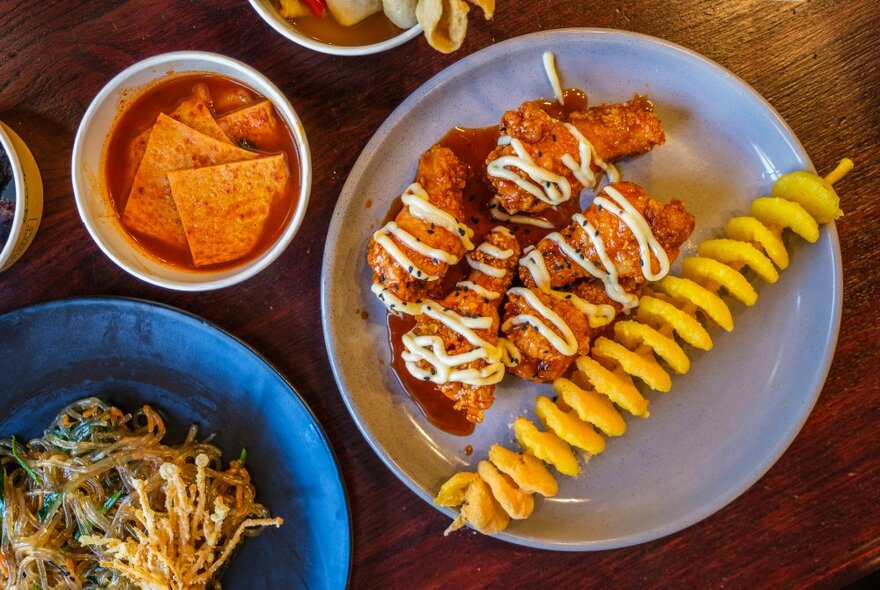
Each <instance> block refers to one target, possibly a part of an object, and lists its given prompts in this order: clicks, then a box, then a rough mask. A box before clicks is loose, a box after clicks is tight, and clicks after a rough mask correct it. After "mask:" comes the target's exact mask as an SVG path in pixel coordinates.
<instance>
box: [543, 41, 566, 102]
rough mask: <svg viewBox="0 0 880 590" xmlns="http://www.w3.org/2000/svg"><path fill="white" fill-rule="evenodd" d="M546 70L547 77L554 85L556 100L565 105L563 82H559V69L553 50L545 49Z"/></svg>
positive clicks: (551, 84)
mask: <svg viewBox="0 0 880 590" xmlns="http://www.w3.org/2000/svg"><path fill="white" fill-rule="evenodd" d="M543 58H544V72H546V73H547V79H548V80H550V86H552V87H553V94H555V95H556V101H557V102H558V103H559V104H561V105H562V106H565V96H564V94H563V92H562V84H561V83H560V82H559V71H558V70H557V69H556V54H554V53H553V52H552V51H545V52H544V55H543Z"/></svg>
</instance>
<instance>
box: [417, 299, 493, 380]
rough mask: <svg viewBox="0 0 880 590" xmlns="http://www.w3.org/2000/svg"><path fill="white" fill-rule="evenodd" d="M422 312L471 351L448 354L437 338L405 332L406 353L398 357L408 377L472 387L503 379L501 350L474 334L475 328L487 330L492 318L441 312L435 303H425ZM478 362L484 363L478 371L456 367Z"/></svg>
mask: <svg viewBox="0 0 880 590" xmlns="http://www.w3.org/2000/svg"><path fill="white" fill-rule="evenodd" d="M431 303H434V302H431ZM422 313H424V314H425V315H427V316H428V317H430V318H432V319H434V320H436V321H438V322H440V323H442V324H443V325H445V326H446V327H447V328H449V329H450V330H452V331H453V332H456V333H457V334H459V335H461V336H462V337H463V338H464V339H465V340H467V341H468V342H469V343H470V344H471V345H472V346H474V348H473V349H472V350H469V351H467V352H463V353H460V354H456V355H450V354H448V353H447V352H446V344H445V343H444V342H443V339H442V338H440V337H439V336H431V335H424V336H417V335H416V334H414V333H413V332H412V331H410V332H407V333H406V334H404V335H403V337H402V339H401V340H402V342H403V345H404V347H405V348H406V350H405V351H404V352H403V353H402V354H401V355H400V356H401V358H403V360H404V362H405V364H406V368H407V370H408V371H409V372H410V374H411V375H413V376H414V377H416V378H418V379H422V380H424V381H431V382H433V383H438V384H442V383H449V382H457V383H464V384H465V385H474V386H481V385H494V384H495V383H498V382H499V381H501V379H502V378H504V363H502V362H501V358H502V356H503V353H502V351H501V349H499V348H498V347H497V346H494V345H493V344H491V343H489V342H487V341H486V340H484V339H483V338H481V337H480V335H479V334H477V333H476V332H474V330H475V329H476V330H488V329H489V328H491V327H492V318H489V317H479V318H466V317H462V316H461V315H459V314H457V313H455V312H454V311H452V310H450V309H443V307H442V306H440V305H438V304H436V303H434V304H433V305H428V304H425V305H424V307H423V311H422ZM479 359H484V360H485V361H486V364H485V366H483V367H482V368H475V367H468V368H464V369H460V368H458V367H460V366H462V365H465V364H468V363H472V362H474V361H476V360H479ZM420 361H425V362H426V363H427V364H428V365H429V366H430V368H428V369H425V368H423V367H422V366H420V364H419V362H420Z"/></svg>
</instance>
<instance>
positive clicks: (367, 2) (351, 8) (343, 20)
mask: <svg viewBox="0 0 880 590" xmlns="http://www.w3.org/2000/svg"><path fill="white" fill-rule="evenodd" d="M327 9H328V10H330V14H332V15H333V18H334V19H336V22H338V23H339V24H340V25H342V26H343V27H350V26H351V25H354V24H357V23H359V22H361V21H362V20H364V19H365V18H367V17H368V16H371V15H373V14H376V13H377V12H381V11H382V0H327Z"/></svg>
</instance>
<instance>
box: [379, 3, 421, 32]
mask: <svg viewBox="0 0 880 590" xmlns="http://www.w3.org/2000/svg"><path fill="white" fill-rule="evenodd" d="M416 4H418V0H382V10H383V12H385V16H387V17H388V20H390V21H391V22H393V23H394V24H395V25H397V26H398V27H400V28H401V29H408V28H410V27H414V26H416V24H417V23H418V22H419V21H418V19H416Z"/></svg>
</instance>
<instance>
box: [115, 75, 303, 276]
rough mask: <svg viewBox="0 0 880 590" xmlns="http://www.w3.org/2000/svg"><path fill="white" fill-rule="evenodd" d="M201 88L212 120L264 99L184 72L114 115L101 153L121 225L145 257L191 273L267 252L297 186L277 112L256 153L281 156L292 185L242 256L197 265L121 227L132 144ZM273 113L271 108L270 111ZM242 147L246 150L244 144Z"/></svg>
mask: <svg viewBox="0 0 880 590" xmlns="http://www.w3.org/2000/svg"><path fill="white" fill-rule="evenodd" d="M198 84H204V85H206V86H207V87H208V90H209V91H210V93H211V102H210V103H209V104H208V107H209V108H210V109H211V113H212V114H213V115H214V118H218V117H221V116H223V115H225V114H227V113H229V112H232V111H235V110H238V109H240V108H242V107H246V106H248V105H250V104H252V103H255V102H258V101H260V100H263V99H264V97H263V96H262V95H260V94H259V93H257V92H256V91H254V90H252V89H251V88H249V87H247V86H245V85H244V84H241V83H240V82H236V81H235V80H231V79H229V78H226V77H224V76H220V75H216V74H208V73H198V74H182V75H179V76H171V77H169V78H165V79H162V80H160V81H158V82H157V83H155V84H153V85H151V86H150V87H149V88H147V89H146V90H145V91H143V92H141V93H140V94H138V95H137V96H136V97H134V98H133V99H131V100H130V101H129V102H128V104H127V105H126V106H125V107H124V110H123V111H122V113H121V115H120V116H119V117H117V120H116V121H115V123H114V125H113V129H112V131H111V132H110V139H109V141H108V142H107V145H106V147H105V151H104V156H103V159H104V166H103V175H104V183H105V186H106V188H107V194H108V195H109V197H110V200H111V202H112V205H113V208H114V210H115V211H116V213H117V215H118V216H119V219H120V225H122V227H123V229H125V231H126V232H128V234H129V236H130V237H131V238H132V239H133V240H134V241H135V242H136V243H138V244H139V245H140V246H141V248H142V249H143V250H144V251H146V253H147V254H149V255H150V256H152V257H153V258H155V259H157V260H159V261H160V262H163V263H165V264H169V265H171V266H175V267H180V268H184V269H187V270H194V271H216V270H221V269H225V268H232V267H236V266H239V265H241V264H244V263H246V262H248V261H250V260H253V259H254V258H257V257H259V256H260V255H261V254H263V252H265V251H266V250H268V249H269V248H270V247H271V246H272V244H274V243H275V241H276V240H277V239H278V237H279V236H280V235H281V234H282V233H283V232H284V229H285V228H286V227H287V224H288V222H289V221H290V219H291V217H292V216H293V213H294V211H295V210H296V204H297V200H298V199H297V195H298V193H299V190H298V189H299V185H300V168H299V153H298V152H297V150H296V144H295V142H294V139H293V135H292V133H291V131H290V129H288V127H287V125H286V124H285V122H284V119H283V118H282V117H281V115H280V114H279V113H278V112H277V110H276V111H275V117H276V118H277V119H278V122H279V123H280V124H279V125H277V126H276V128H277V130H278V131H277V133H274V134H272V135H271V136H270V137H268V138H267V141H265V142H264V143H263V144H262V145H261V146H260V148H261V149H260V150H254V151H259V152H260V153H264V154H266V155H270V154H277V153H279V152H280V153H284V154H285V156H286V160H287V166H288V168H289V169H290V181H289V182H288V184H287V187H286V188H285V190H284V191H283V195H282V198H280V199H277V200H276V202H275V203H274V204H273V206H272V208H271V210H270V212H269V217H268V219H267V220H266V225H265V228H264V231H263V233H262V235H261V236H260V239H259V241H258V243H257V245H256V247H254V249H253V250H251V251H250V252H249V253H248V254H247V255H246V256H244V257H242V258H238V259H236V260H233V261H230V262H225V263H222V264H213V265H208V266H201V267H196V266H195V265H194V264H193V261H192V256H191V255H190V252H189V250H188V249H180V248H177V247H175V246H171V245H169V244H166V243H164V242H162V241H160V240H156V239H153V238H151V237H149V236H145V235H141V234H139V233H138V232H135V231H132V230H131V229H130V228H128V227H126V226H125V224H124V223H122V212H123V210H124V209H125V203H126V201H127V200H128V195H129V192H130V190H131V186H132V183H133V181H134V175H133V172H131V171H132V170H135V169H136V168H135V167H134V166H132V165H131V164H132V163H131V162H129V160H130V158H131V149H130V146H131V144H132V142H133V141H134V140H135V139H136V138H137V137H138V136H139V135H141V134H142V133H143V132H144V131H146V130H147V129H150V128H151V127H152V126H153V124H154V123H155V122H156V118H157V117H158V116H159V113H165V114H169V113H171V112H172V111H173V110H174V109H175V108H176V107H177V106H178V105H179V104H180V103H181V102H183V101H184V100H186V99H188V98H190V97H191V96H192V94H193V89H194V88H195V87H196V85H198ZM273 109H274V107H273ZM243 147H244V146H243Z"/></svg>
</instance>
